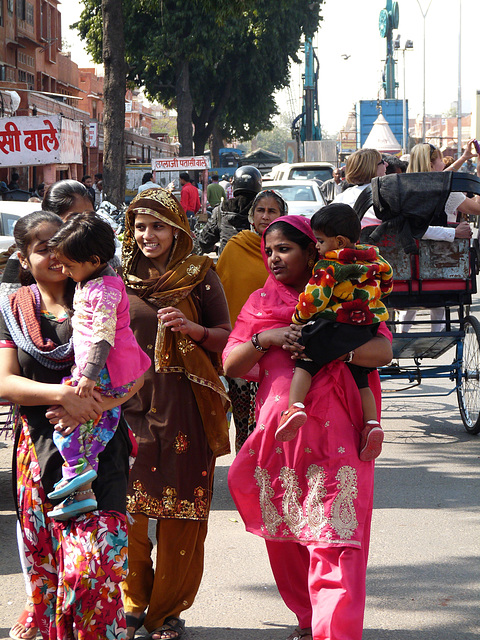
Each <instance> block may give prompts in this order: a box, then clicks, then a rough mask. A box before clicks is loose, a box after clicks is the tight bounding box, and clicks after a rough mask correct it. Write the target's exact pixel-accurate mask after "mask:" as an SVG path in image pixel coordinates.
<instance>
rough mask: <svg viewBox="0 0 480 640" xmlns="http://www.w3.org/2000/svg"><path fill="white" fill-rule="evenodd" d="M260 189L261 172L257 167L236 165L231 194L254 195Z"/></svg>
mask: <svg viewBox="0 0 480 640" xmlns="http://www.w3.org/2000/svg"><path fill="white" fill-rule="evenodd" d="M261 190H262V174H261V173H260V171H259V170H258V169H257V167H252V166H249V165H246V166H245V167H238V169H237V170H236V171H235V173H234V174H233V195H234V196H241V195H252V194H253V195H255V194H257V193H258V192H259V191H261Z"/></svg>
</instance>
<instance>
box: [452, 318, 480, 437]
mask: <svg viewBox="0 0 480 640" xmlns="http://www.w3.org/2000/svg"><path fill="white" fill-rule="evenodd" d="M464 331H465V336H464V338H463V357H462V362H461V364H460V372H461V380H460V383H459V385H458V388H457V398H458V406H459V408H460V415H461V416H462V420H463V425H464V427H465V430H466V431H467V432H468V433H471V434H472V435H475V434H477V433H480V322H479V321H478V320H477V319H476V318H475V317H474V316H467V317H466V318H465V324H464ZM457 353H458V349H457Z"/></svg>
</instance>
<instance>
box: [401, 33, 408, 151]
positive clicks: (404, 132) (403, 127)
mask: <svg viewBox="0 0 480 640" xmlns="http://www.w3.org/2000/svg"><path fill="white" fill-rule="evenodd" d="M402 55H403V123H402V125H403V126H402V133H403V145H402V147H403V148H402V153H403V154H404V155H405V154H406V153H407V98H406V92H407V90H406V87H405V45H404V46H403V49H402Z"/></svg>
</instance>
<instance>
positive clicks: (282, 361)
mask: <svg viewBox="0 0 480 640" xmlns="http://www.w3.org/2000/svg"><path fill="white" fill-rule="evenodd" d="M297 295H298V294H297V293H296V292H295V291H293V290H292V289H290V288H288V287H286V286H284V285H282V284H279V283H277V282H276V281H275V279H274V278H273V276H271V275H270V276H269V278H268V280H267V282H266V283H265V286H264V287H263V288H262V289H259V290H258V291H255V292H254V293H253V294H252V295H251V296H250V298H249V299H248V301H247V302H246V304H245V306H244V307H243V309H242V311H241V313H240V315H239V316H238V319H237V322H236V324H235V327H234V330H233V332H232V333H231V335H230V338H229V341H228V343H227V347H226V349H225V352H224V358H225V357H226V356H227V355H228V353H230V351H231V350H232V349H233V348H234V347H235V346H237V345H238V344H242V343H244V342H247V341H248V340H250V338H251V336H252V335H253V334H254V333H256V332H259V331H265V330H267V329H272V328H275V327H282V326H287V325H288V324H289V323H290V319H291V315H292V311H293V310H294V308H295V304H296V302H297ZM378 334H379V335H384V336H387V337H388V336H389V335H390V334H389V332H388V329H386V327H385V325H384V323H382V324H380V327H379V332H378ZM294 370H295V369H294V362H293V361H292V360H291V358H290V355H289V354H288V353H287V352H286V351H284V350H282V349H281V348H279V347H271V348H270V349H269V351H268V352H267V353H265V355H264V356H263V357H262V358H261V359H260V361H259V363H258V365H256V367H254V369H252V370H251V371H250V372H249V375H248V376H246V377H247V379H250V380H256V381H258V382H259V389H258V393H257V403H256V418H257V426H256V429H255V431H254V432H253V433H252V434H251V435H250V437H249V438H248V439H247V441H246V442H245V444H244V445H243V447H242V449H241V450H240V452H239V454H238V455H237V457H236V459H235V461H234V462H233V464H232V466H231V468H230V472H229V475H228V481H229V487H230V491H231V494H232V497H233V499H234V501H235V504H236V506H237V509H238V511H239V513H240V515H241V517H242V519H243V520H244V522H245V526H246V528H247V530H248V531H250V532H251V533H255V534H256V535H259V536H262V537H264V538H267V539H270V540H278V541H283V540H291V541H295V542H302V543H304V544H308V543H312V542H315V543H319V544H321V545H335V546H350V547H355V548H361V547H362V544H368V529H369V523H370V516H371V508H372V501H373V476H374V464H373V462H362V461H360V459H359V457H358V450H359V442H360V431H361V429H362V428H363V415H362V408H361V403H360V396H359V393H358V389H357V387H356V385H355V382H354V381H353V378H352V376H351V374H350V372H349V370H348V368H347V367H346V365H344V364H343V363H341V362H338V361H334V362H333V363H330V364H328V365H326V366H325V367H323V368H322V370H321V371H320V373H318V374H317V375H316V376H315V377H314V378H313V381H312V386H311V389H310V392H309V393H308V395H307V398H306V402H305V405H306V412H307V415H308V420H307V422H306V423H305V425H304V426H303V427H302V428H301V429H300V430H299V432H298V435H297V437H296V438H295V439H294V440H292V441H290V442H279V441H277V440H275V430H276V428H277V426H278V422H279V419H280V413H281V411H283V410H285V409H287V408H288V394H289V388H290V382H291V379H292V376H293V372H294ZM369 384H370V388H371V389H372V391H373V393H374V395H375V399H376V402H377V407H380V405H381V398H380V384H379V376H378V373H377V372H374V373H372V374H370V376H369Z"/></svg>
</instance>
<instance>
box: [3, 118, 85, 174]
mask: <svg viewBox="0 0 480 640" xmlns="http://www.w3.org/2000/svg"><path fill="white" fill-rule="evenodd" d="M81 162H82V128H81V123H80V122H74V121H73V120H68V119H67V118H62V117H61V116H59V115H52V116H32V117H30V116H18V117H14V118H0V165H1V166H3V167H20V166H26V165H40V164H42V165H43V164H57V163H62V164H69V163H78V164H81Z"/></svg>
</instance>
